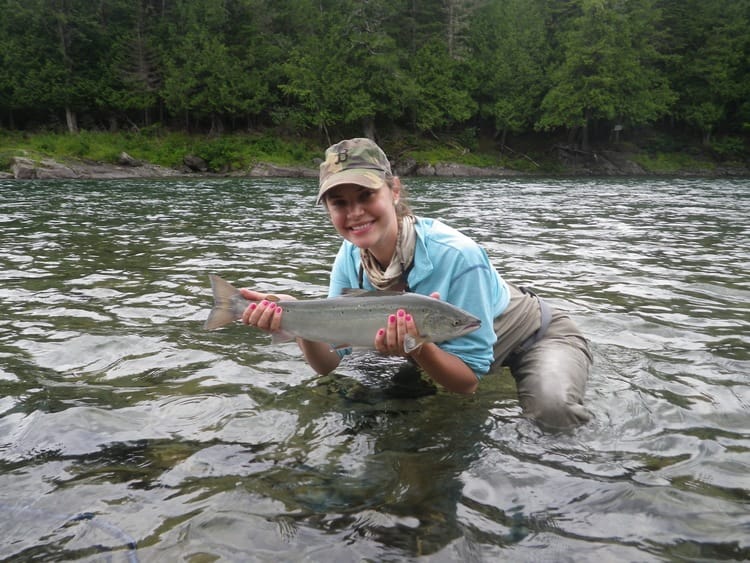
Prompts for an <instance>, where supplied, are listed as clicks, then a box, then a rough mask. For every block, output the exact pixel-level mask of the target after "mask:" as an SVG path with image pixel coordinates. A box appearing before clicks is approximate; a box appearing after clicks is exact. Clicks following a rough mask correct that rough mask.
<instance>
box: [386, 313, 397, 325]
mask: <svg viewBox="0 0 750 563" xmlns="http://www.w3.org/2000/svg"><path fill="white" fill-rule="evenodd" d="M388 322H389V323H391V324H393V323H395V322H396V315H391V316H390V317H388Z"/></svg>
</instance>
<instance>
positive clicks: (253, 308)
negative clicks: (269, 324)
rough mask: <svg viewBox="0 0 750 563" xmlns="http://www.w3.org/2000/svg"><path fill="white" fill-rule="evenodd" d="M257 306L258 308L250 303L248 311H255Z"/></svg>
mask: <svg viewBox="0 0 750 563" xmlns="http://www.w3.org/2000/svg"><path fill="white" fill-rule="evenodd" d="M257 306H258V305H256V304H255V303H250V310H251V311H255V308H256V307H257Z"/></svg>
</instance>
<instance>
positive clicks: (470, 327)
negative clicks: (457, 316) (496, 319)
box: [464, 319, 482, 334]
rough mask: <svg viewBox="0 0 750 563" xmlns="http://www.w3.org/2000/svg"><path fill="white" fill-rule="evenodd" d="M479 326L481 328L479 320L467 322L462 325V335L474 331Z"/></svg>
mask: <svg viewBox="0 0 750 563" xmlns="http://www.w3.org/2000/svg"><path fill="white" fill-rule="evenodd" d="M480 326H482V321H480V320H479V319H477V320H475V321H469V322H468V323H466V324H465V325H464V334H467V333H469V332H472V331H475V330H476V329H478V328H479V327H480Z"/></svg>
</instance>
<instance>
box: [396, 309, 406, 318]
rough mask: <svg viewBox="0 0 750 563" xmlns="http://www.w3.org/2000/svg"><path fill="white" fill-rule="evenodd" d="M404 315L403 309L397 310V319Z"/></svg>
mask: <svg viewBox="0 0 750 563" xmlns="http://www.w3.org/2000/svg"><path fill="white" fill-rule="evenodd" d="M404 315H405V313H404V310H403V309H399V310H398V316H399V317H403V316H404Z"/></svg>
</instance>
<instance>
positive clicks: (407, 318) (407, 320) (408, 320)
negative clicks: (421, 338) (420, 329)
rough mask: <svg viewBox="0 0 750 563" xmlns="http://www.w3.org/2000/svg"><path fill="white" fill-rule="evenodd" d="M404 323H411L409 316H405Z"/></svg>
mask: <svg viewBox="0 0 750 563" xmlns="http://www.w3.org/2000/svg"><path fill="white" fill-rule="evenodd" d="M406 322H407V323H410V322H411V315H406Z"/></svg>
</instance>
